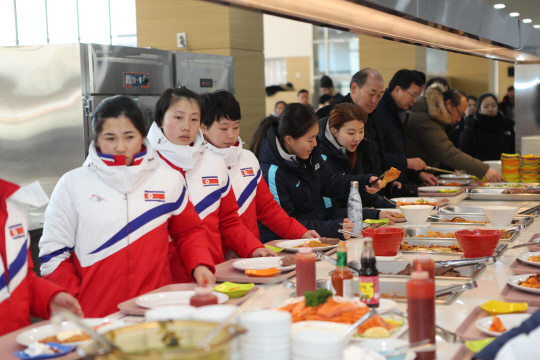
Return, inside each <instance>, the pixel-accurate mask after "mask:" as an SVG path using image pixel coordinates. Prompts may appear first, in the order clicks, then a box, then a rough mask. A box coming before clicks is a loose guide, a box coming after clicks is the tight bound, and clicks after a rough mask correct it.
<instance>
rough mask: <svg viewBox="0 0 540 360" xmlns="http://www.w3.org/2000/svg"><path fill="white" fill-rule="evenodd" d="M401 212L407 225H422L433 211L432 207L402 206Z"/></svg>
mask: <svg viewBox="0 0 540 360" xmlns="http://www.w3.org/2000/svg"><path fill="white" fill-rule="evenodd" d="M400 209H401V212H402V213H403V215H404V216H405V219H407V223H409V225H424V224H425V223H426V221H427V219H428V216H429V214H430V213H431V211H432V210H433V206H432V205H403V206H400Z"/></svg>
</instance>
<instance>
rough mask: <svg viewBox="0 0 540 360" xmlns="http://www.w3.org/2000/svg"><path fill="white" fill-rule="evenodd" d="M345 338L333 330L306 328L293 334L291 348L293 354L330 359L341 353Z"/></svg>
mask: <svg viewBox="0 0 540 360" xmlns="http://www.w3.org/2000/svg"><path fill="white" fill-rule="evenodd" d="M347 340H348V339H345V338H344V337H343V336H342V335H341V334H337V333H335V332H333V331H327V330H306V331H300V332H298V333H296V334H295V335H294V336H293V343H292V349H293V353H294V354H298V355H304V356H311V355H313V356H315V357H319V356H327V357H328V359H332V358H334V357H339V356H341V355H342V354H343V349H345V345H346V342H347Z"/></svg>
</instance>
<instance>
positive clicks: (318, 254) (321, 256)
mask: <svg viewBox="0 0 540 360" xmlns="http://www.w3.org/2000/svg"><path fill="white" fill-rule="evenodd" d="M315 257H316V258H317V260H324V261H327V262H329V263H330V264H332V265H337V261H336V260H334V259H332V258H331V257H330V256H327V255H325V254H323V253H322V252H320V251H317V252H316V253H315ZM347 267H348V268H349V270H351V271H353V272H354V273H358V272H359V271H360V269H357V268H355V267H352V266H350V265H347Z"/></svg>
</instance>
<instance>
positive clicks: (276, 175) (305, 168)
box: [258, 124, 373, 242]
mask: <svg viewBox="0 0 540 360" xmlns="http://www.w3.org/2000/svg"><path fill="white" fill-rule="evenodd" d="M276 134H277V124H274V125H273V126H270V128H269V129H268V131H267V134H266V138H265V139H264V140H263V141H262V144H261V149H260V151H259V154H258V159H259V162H260V164H261V170H262V173H263V176H264V179H265V180H266V182H267V183H268V186H269V187H270V191H271V192H272V194H274V199H275V200H276V201H277V202H278V203H279V205H280V206H281V207H282V208H283V210H285V211H286V212H287V214H288V215H289V216H291V217H294V218H295V219H296V220H298V221H299V222H300V223H301V224H302V225H304V226H305V227H306V228H307V229H310V230H315V231H317V232H318V233H319V235H321V236H325V237H337V236H339V237H340V238H343V236H342V234H340V233H338V229H342V228H343V227H342V226H341V225H340V224H339V223H343V218H339V219H332V220H327V221H325V220H319V219H318V216H317V215H318V205H319V200H320V199H321V196H322V195H324V196H327V197H330V198H338V199H347V198H348V196H349V189H350V182H351V181H358V183H359V186H360V194H361V195H364V196H365V195H366V194H367V192H366V191H365V189H364V188H365V186H366V185H367V183H368V181H369V178H370V177H371V176H373V175H357V176H338V175H336V174H334V172H333V171H332V170H331V169H330V168H329V167H328V164H326V162H325V161H324V160H323V159H322V158H321V155H320V153H319V147H318V146H316V147H315V148H313V151H312V152H311V155H310V157H309V158H308V159H307V160H304V161H302V160H297V161H291V160H285V159H284V158H283V157H282V156H281V154H280V153H279V151H278V147H277V143H276V141H277V140H276V139H277V138H276ZM259 231H260V234H261V241H262V242H268V241H270V240H275V239H278V238H279V237H278V236H277V235H275V234H274V233H273V232H272V231H271V230H270V229H268V228H267V227H266V226H264V225H263V224H261V223H259Z"/></svg>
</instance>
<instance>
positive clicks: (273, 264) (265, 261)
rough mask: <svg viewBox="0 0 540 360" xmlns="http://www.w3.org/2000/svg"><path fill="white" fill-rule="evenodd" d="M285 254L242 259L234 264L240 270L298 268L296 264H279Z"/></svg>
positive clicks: (289, 269) (288, 269) (287, 269)
mask: <svg viewBox="0 0 540 360" xmlns="http://www.w3.org/2000/svg"><path fill="white" fill-rule="evenodd" d="M282 258H283V256H279V257H258V258H253V259H242V260H238V261H235V262H233V264H232V266H233V267H234V268H235V269H238V270H242V271H244V270H248V269H255V270H264V269H270V268H277V269H279V270H281V271H291V270H294V269H296V265H291V266H281V265H279V259H282Z"/></svg>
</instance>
